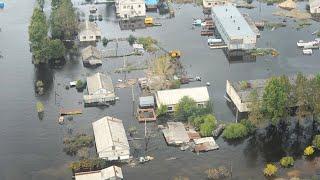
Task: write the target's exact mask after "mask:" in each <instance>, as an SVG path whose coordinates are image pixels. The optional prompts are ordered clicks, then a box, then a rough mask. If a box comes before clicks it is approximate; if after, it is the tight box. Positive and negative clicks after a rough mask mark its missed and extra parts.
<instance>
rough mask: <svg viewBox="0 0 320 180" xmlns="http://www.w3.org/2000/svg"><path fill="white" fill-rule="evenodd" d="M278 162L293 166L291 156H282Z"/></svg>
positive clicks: (285, 165) (283, 165)
mask: <svg viewBox="0 0 320 180" xmlns="http://www.w3.org/2000/svg"><path fill="white" fill-rule="evenodd" d="M280 164H281V166H282V167H289V166H293V164H294V159H293V157H291V156H287V157H283V158H281V159H280Z"/></svg>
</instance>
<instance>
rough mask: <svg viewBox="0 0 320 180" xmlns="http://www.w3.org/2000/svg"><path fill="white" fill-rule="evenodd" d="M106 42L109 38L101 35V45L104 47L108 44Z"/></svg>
mask: <svg viewBox="0 0 320 180" xmlns="http://www.w3.org/2000/svg"><path fill="white" fill-rule="evenodd" d="M108 43H109V40H108V39H107V38H106V37H103V38H102V45H103V46H104V47H106V46H107V45H108Z"/></svg>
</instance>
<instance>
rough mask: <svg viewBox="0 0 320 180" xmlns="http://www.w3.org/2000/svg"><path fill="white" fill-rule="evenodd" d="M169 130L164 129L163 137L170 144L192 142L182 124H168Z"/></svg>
mask: <svg viewBox="0 0 320 180" xmlns="http://www.w3.org/2000/svg"><path fill="white" fill-rule="evenodd" d="M167 124H168V128H166V129H163V130H162V132H163V135H164V137H165V138H166V141H167V143H168V144H182V143H187V142H189V141H190V138H189V135H188V133H187V131H186V128H185V127H184V124H183V123H182V122H167Z"/></svg>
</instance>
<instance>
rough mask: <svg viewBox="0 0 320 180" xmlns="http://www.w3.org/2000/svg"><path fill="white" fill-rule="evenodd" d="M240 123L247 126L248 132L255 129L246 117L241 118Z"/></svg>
mask: <svg viewBox="0 0 320 180" xmlns="http://www.w3.org/2000/svg"><path fill="white" fill-rule="evenodd" d="M240 123H241V124H243V125H244V126H245V127H246V128H247V130H248V133H250V134H251V133H253V132H254V131H255V130H256V126H255V125H254V124H253V123H252V122H251V121H249V120H248V119H243V120H241V121H240Z"/></svg>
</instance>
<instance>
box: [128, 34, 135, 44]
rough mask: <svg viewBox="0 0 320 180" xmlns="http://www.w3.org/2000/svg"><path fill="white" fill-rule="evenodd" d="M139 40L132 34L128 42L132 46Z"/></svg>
mask: <svg viewBox="0 0 320 180" xmlns="http://www.w3.org/2000/svg"><path fill="white" fill-rule="evenodd" d="M136 40H137V38H136V37H134V36H133V35H131V34H130V36H129V37H128V42H129V44H130V45H131V46H132V45H133V44H134V43H135V42H136Z"/></svg>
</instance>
